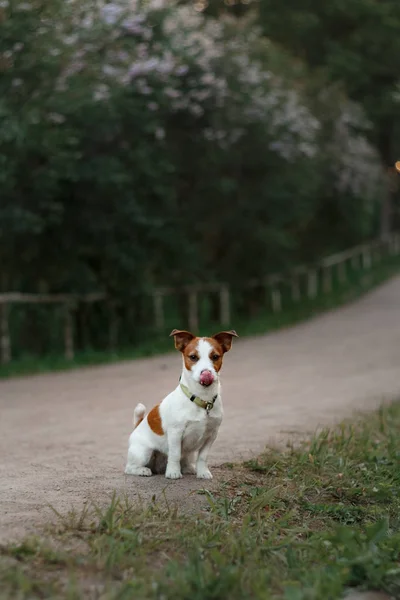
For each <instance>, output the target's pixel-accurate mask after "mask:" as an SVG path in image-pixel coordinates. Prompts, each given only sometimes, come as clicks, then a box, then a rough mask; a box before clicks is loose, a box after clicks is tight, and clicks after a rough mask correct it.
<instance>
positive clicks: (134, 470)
mask: <svg viewBox="0 0 400 600" xmlns="http://www.w3.org/2000/svg"><path fill="white" fill-rule="evenodd" d="M125 475H139V477H151V476H152V475H153V473H152V472H151V470H150V469H148V468H147V467H133V466H131V465H126V468H125Z"/></svg>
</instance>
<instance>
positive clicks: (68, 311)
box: [64, 302, 74, 360]
mask: <svg viewBox="0 0 400 600" xmlns="http://www.w3.org/2000/svg"><path fill="white" fill-rule="evenodd" d="M64 313H65V315H64V318H65V320H64V344H65V358H66V359H67V360H73V358H74V332H73V323H72V306H71V304H70V303H69V302H67V303H66V304H65V306H64Z"/></svg>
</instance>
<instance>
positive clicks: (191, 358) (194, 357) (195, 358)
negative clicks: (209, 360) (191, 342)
mask: <svg viewBox="0 0 400 600" xmlns="http://www.w3.org/2000/svg"><path fill="white" fill-rule="evenodd" d="M189 358H190V360H192V361H193V362H196V361H198V360H199V359H198V357H197V356H196V354H191V355H190V356H189Z"/></svg>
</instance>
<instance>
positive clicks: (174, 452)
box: [165, 430, 183, 479]
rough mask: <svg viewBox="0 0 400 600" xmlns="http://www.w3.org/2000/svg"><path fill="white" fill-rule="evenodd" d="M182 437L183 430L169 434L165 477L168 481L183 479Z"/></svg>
mask: <svg viewBox="0 0 400 600" xmlns="http://www.w3.org/2000/svg"><path fill="white" fill-rule="evenodd" d="M182 435H183V432H182V431H181V430H173V431H171V432H168V462H167V469H166V471H165V477H167V478H168V479H180V478H181V477H182V472H181V454H182Z"/></svg>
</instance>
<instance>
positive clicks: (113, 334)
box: [108, 302, 118, 352]
mask: <svg viewBox="0 0 400 600" xmlns="http://www.w3.org/2000/svg"><path fill="white" fill-rule="evenodd" d="M108 309H109V311H108V312H109V315H110V317H109V318H110V321H109V329H108V347H109V350H110V351H111V352H115V351H116V350H117V347H118V316H117V311H116V307H115V304H114V302H110V303H109V305H108Z"/></svg>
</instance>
